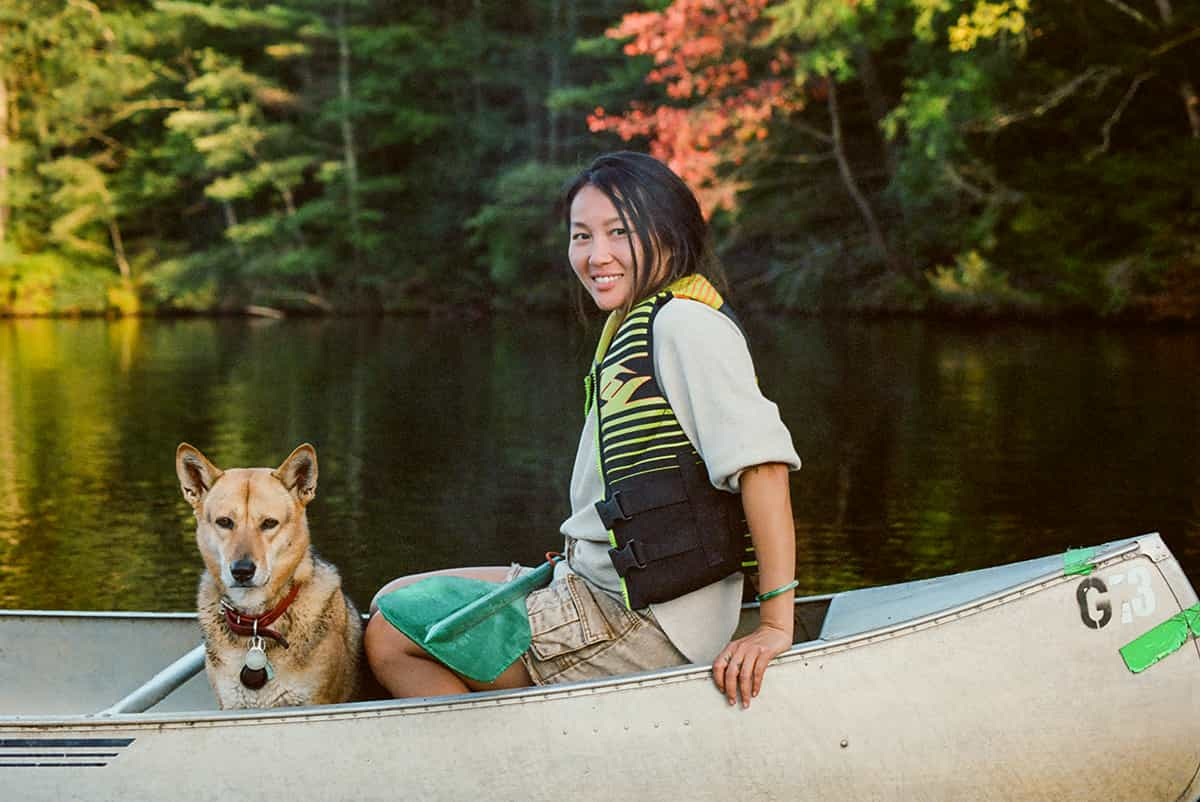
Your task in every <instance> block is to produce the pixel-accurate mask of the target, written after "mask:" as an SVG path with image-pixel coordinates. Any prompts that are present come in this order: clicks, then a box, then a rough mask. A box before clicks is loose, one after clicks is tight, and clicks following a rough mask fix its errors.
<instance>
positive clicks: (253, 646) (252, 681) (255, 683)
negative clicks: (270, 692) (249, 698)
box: [239, 636, 275, 691]
mask: <svg viewBox="0 0 1200 802" xmlns="http://www.w3.org/2000/svg"><path fill="white" fill-rule="evenodd" d="M264 645H265V642H264V641H263V639H262V638H260V637H258V636H255V637H254V638H253V639H252V640H251V641H250V648H249V649H248V650H247V651H246V657H245V660H244V665H243V666H242V672H241V674H240V676H239V679H241V681H242V684H243V685H245V686H246V687H247V688H249V689H250V690H252V691H256V690H258V689H259V688H261V687H262V686H264V685H266V684H267V683H268V682H270V681H271V680H272V679H274V678H275V670H274V669H273V668H272V667H271V661H270V660H268V659H267V652H266V649H264V648H263V646H264Z"/></svg>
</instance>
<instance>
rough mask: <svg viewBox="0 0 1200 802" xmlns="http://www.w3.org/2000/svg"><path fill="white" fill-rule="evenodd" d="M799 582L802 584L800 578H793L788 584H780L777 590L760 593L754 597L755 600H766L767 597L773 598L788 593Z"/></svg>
mask: <svg viewBox="0 0 1200 802" xmlns="http://www.w3.org/2000/svg"><path fill="white" fill-rule="evenodd" d="M799 584H800V580H799V579H793V580H792V581H791V582H788V583H787V584H786V585H780V586H779V587H777V588H775V590H768V591H767V592H766V593H760V594H758V595H757V596H755V597H754V600H755V601H760V602H764V601H766V600H767V599H773V598H775V597H776V596H778V595H779V594H780V593H787V592H788V591H789V590H791V589H792V588H794V587H796V586H797V585H799Z"/></svg>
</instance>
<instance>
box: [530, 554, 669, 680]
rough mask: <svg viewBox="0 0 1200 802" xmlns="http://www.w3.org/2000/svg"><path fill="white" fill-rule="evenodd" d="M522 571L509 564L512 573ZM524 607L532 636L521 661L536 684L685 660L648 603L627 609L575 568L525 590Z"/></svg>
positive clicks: (606, 675) (621, 671) (610, 673)
mask: <svg viewBox="0 0 1200 802" xmlns="http://www.w3.org/2000/svg"><path fill="white" fill-rule="evenodd" d="M525 570H528V569H525ZM521 571H522V569H521V568H520V566H514V570H513V572H512V574H511V576H514V577H515V576H516V575H517V574H519V573H521ZM525 609H526V610H527V611H528V613H529V629H530V631H531V632H532V634H533V639H532V641H531V643H530V647H529V651H527V652H525V654H523V655H521V662H523V663H524V664H525V668H526V669H527V670H528V671H529V676H530V677H532V678H533V682H534V684H536V685H550V684H552V683H558V682H574V681H576V680H583V679H596V678H598V677H609V676H613V675H615V674H633V673H635V672H638V671H649V670H652V669H656V668H667V667H669V666H680V665H684V664H686V663H687V662H688V659H687V658H686V657H684V656H683V653H682V652H680V651H679V650H678V649H676V648H675V646H674V645H673V644H672V643H671V641H670V640H668V638H667V636H666V633H664V632H663V631H662V628H661V627H660V626H659V625H658V622H657V621H656V620H654V614H653V613H651V612H650V610H649V609H646V610H627V609H625V605H624V604H622V603H621V601H620V600H619V599H617V598H616V597H614V596H611V595H609V594H608V593H605V592H604V591H602V590H600V589H598V588H593V587H592V586H591V585H589V584H588V583H587V581H585V580H584V579H582V578H581V577H579V576H577V575H575V574H566V575H564V576H561V577H559V578H558V579H556V580H554V581H553V582H551V583H550V585H549V586H547V587H545V588H542V589H541V590H535V591H534V592H533V593H530V594H529V596H527V597H526V599H525Z"/></svg>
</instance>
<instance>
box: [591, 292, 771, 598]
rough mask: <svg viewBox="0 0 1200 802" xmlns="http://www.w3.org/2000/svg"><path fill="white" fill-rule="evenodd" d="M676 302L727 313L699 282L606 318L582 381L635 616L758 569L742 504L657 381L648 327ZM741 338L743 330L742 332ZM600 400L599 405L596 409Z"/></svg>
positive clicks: (615, 553) (614, 552) (604, 513)
mask: <svg viewBox="0 0 1200 802" xmlns="http://www.w3.org/2000/svg"><path fill="white" fill-rule="evenodd" d="M675 298H689V299H691V300H694V301H699V302H701V303H704V304H707V305H708V306H710V307H712V308H713V309H716V310H718V311H720V312H722V313H724V314H726V315H727V316H728V317H729V318H730V319H731V320H733V321H734V323H735V324H736V323H737V318H736V317H734V315H733V312H732V310H730V309H729V307H728V306H727V305H726V304H725V302H724V300H723V299H722V298H721V296H720V294H719V293H718V292H717V291H716V290H715V289H714V288H713V286H712V285H711V284H709V282H708V280H707V279H705V278H704V277H703V276H700V275H690V276H685V277H684V278H682V279H679V280H678V281H676V282H674V283H673V284H671V285H670V286H668V287H667V288H666V289H665V290H663V291H661V292H659V293H657V294H656V295H653V296H651V297H650V298H647V299H646V300H644V301H640V302H638V303H637V304H635V305H634V306H633V307H632V308H631V309H630V310H629V313H628V314H627V315H626V316H625V318H624V320H621V319H619V317H618V314H617V313H614V314H613V315H610V316H609V319H608V322H607V323H606V324H605V326H604V332H603V333H602V334H601V335H600V343H599V345H598V346H597V348H596V357H595V360H594V361H593V363H592V370H591V371H590V373H589V374H588V377H587V379H586V380H585V390H586V399H587V400H586V402H585V407H584V413H585V415H586V414H588V413H589V412H590V411H591V407H592V406H593V405H596V414H597V426H596V437H597V444H596V453H597V454H598V455H599V469H600V477H601V478H602V479H603V480H604V500H603V501H600V502H597V503H596V511H597V512H598V513H599V514H600V520H601V521H603V523H604V526H605V528H606V529H608V538H609V543H610V544H611V546H612V548H610V549H609V552H608V553H609V557H610V559H611V560H612V563H613V567H614V568H615V569H616V571H617V574H618V576H620V578H621V590H622V594H623V596H624V600H625V605H626V607H628V608H629V609H631V610H636V609H640V608H642V607H645V606H647V605H648V604H651V603H653V602H663V601H668V600H670V599H674V598H676V597H678V596H681V595H683V594H685V593H689V592H691V591H693V590H698V589H699V588H702V587H704V586H705V585H708V584H711V583H712V582H716V581H717V580H719V579H723V578H725V577H727V576H729V575H730V574H732V573H735V572H737V571H741V570H743V569H745V568H748V567H750V566H753V565H755V564H756V563H755V561H754V553H753V547H752V546H751V544H750V535H749V534H748V533H747V531H746V530H747V526H746V522H745V515H744V513H743V511H742V505H741V497H740V496H738V495H736V494H734V493H728V492H725V491H721V490H717V489H716V488H715V487H713V486H712V483H711V482H710V481H709V478H708V469H707V467H706V466H705V464H704V462H703V460H702V459H701V458H700V455H699V453H698V452H697V451H696V448H695V446H694V445H693V444H692V443H691V441H690V440H688V437H687V435H686V434H685V433H684V431H683V428H682V427H681V426H680V425H679V421H678V420H677V419H676V417H675V412H674V410H672V409H671V404H670V402H669V401H668V400H667V398H666V396H665V395H664V393H663V391H662V388H661V387H660V386H659V383H658V380H657V378H656V377H655V375H654V343H653V330H654V318H655V316H656V315H657V314H658V313H659V312H660V311H661V310H662V308H663V307H664V306H666V305H667V304H668V303H670V302H671V301H672V300H673V299H675ZM739 328H740V326H739ZM597 396H598V401H599V403H598V405H597Z"/></svg>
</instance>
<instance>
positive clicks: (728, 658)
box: [713, 624, 792, 709]
mask: <svg viewBox="0 0 1200 802" xmlns="http://www.w3.org/2000/svg"><path fill="white" fill-rule="evenodd" d="M791 645H792V633H791V632H785V631H784V630H782V629H779V628H778V627H773V626H771V625H770V624H762V625H760V626H759V627H758V629H756V630H754V631H753V632H751V633H750V634H749V635H747V636H746V637H744V638H738V639H737V640H735V641H733V642H731V643H730V644H729V645H728V646H726V647H725V648H724V649H722V650H721V653H720V654H719V655H717V659H716V660H714V661H713V682H715V683H717V688H719V689H720V691H721V693H723V694H725V698H726V699H728V700H729V704H730V705H735V704H737V700H738V695H739V694H740V695H741V697H742V708H743V709H745V708H748V707H750V700H751V699H753V698H754V697H755V696H758V692H759V691H760V690H761V689H762V683H763V675H764V674H766V673H767V663H769V662H771V660H772V659H773V658H774V657H775V656H776V655H779V654H782V653H783V652H785V651H787V650H788V649H789V648H791Z"/></svg>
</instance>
